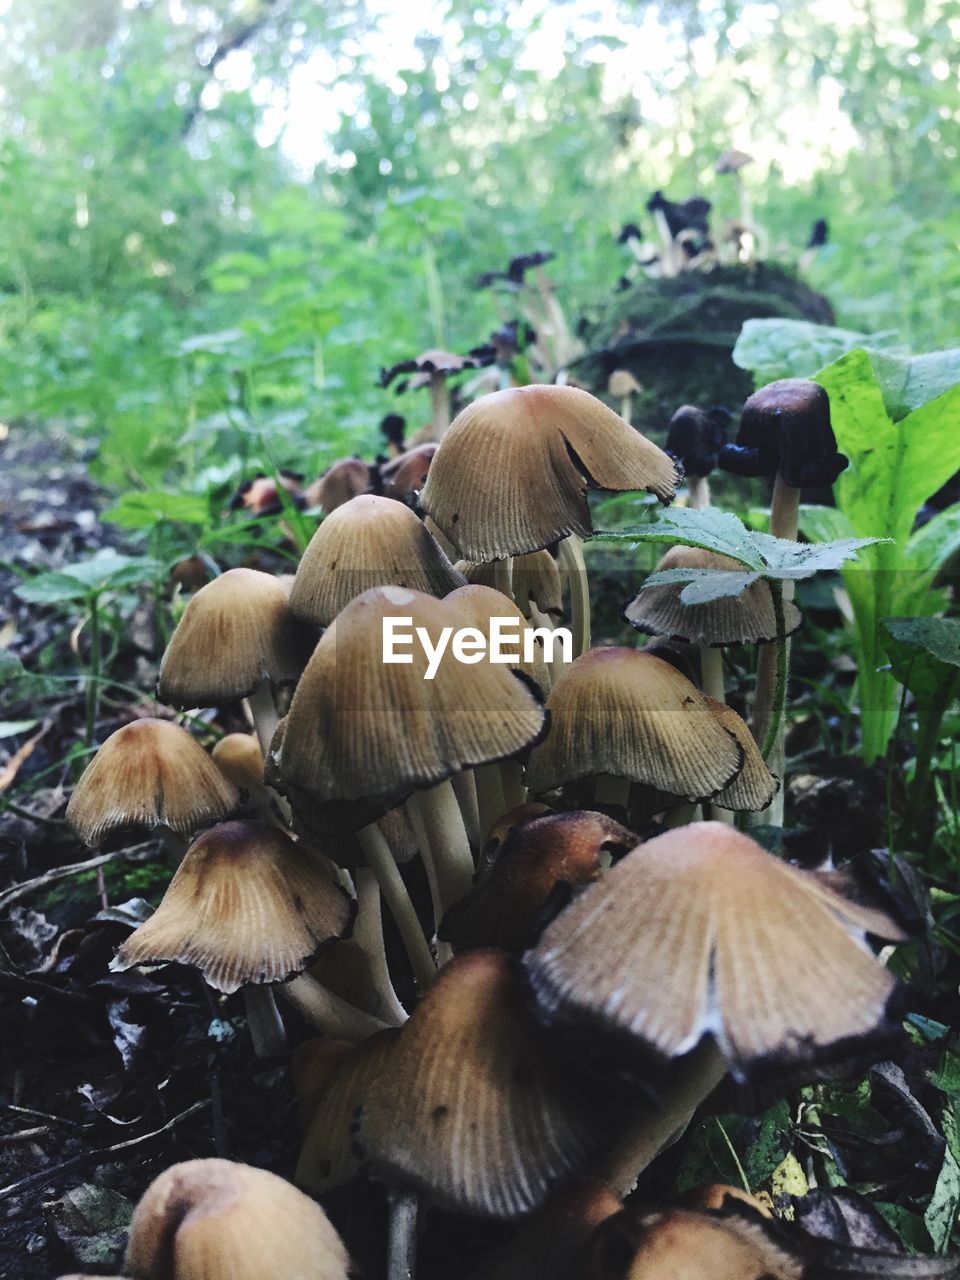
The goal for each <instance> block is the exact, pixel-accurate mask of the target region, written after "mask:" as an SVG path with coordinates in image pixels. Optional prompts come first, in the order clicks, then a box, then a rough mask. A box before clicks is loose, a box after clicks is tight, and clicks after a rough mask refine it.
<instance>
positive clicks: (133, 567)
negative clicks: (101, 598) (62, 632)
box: [14, 547, 161, 604]
mask: <svg viewBox="0 0 960 1280" xmlns="http://www.w3.org/2000/svg"><path fill="white" fill-rule="evenodd" d="M160 571H161V566H160V564H159V562H158V561H156V560H151V559H149V558H148V557H146V556H123V555H120V554H119V553H118V552H116V551H114V550H112V548H109V547H107V548H104V549H103V550H102V551H98V552H97V554H96V555H95V556H92V557H91V558H90V559H89V560H83V561H80V562H79V563H78V564H73V565H68V566H67V567H66V568H65V569H61V570H59V571H57V572H51V573H38V574H37V575H36V577H34V578H31V579H30V581H29V582H24V583H22V584H21V585H20V586H19V587H17V588H16V589H15V591H14V594H15V595H16V596H18V597H19V598H20V599H21V600H25V601H26V602H27V603H28V604H66V603H68V602H70V601H79V600H86V599H89V598H90V597H91V596H94V595H98V594H100V593H101V592H103V591H116V590H119V588H121V587H131V586H136V585H138V584H140V583H143V582H151V581H153V580H154V579H155V578H156V577H157V576H158V575H159V573H160Z"/></svg>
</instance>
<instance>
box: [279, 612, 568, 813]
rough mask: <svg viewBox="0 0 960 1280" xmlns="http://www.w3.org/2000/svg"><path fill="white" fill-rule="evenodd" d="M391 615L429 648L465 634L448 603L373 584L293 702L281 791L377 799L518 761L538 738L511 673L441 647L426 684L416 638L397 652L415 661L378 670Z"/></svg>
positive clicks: (340, 620)
mask: <svg viewBox="0 0 960 1280" xmlns="http://www.w3.org/2000/svg"><path fill="white" fill-rule="evenodd" d="M388 618H411V619H412V620H413V621H412V626H413V627H422V628H424V629H425V630H426V632H427V633H428V635H429V636H430V637H431V641H432V643H434V644H436V643H437V642H438V639H439V635H440V631H441V629H442V628H443V627H452V628H453V629H454V630H456V629H457V628H459V627H462V626H463V618H462V615H461V614H460V612H459V611H458V610H457V609H456V608H455V607H454V606H452V605H449V604H448V603H447V602H446V601H444V600H435V599H433V597H431V596H426V595H423V594H422V593H420V592H418V591H408V590H407V589H406V588H403V587H376V588H374V589H373V590H371V591H366V592H364V594H363V595H361V596H358V597H357V599H356V600H354V601H352V602H351V603H350V604H349V605H347V607H346V608H345V609H344V610H343V612H342V613H341V614H339V615H338V617H337V619H336V622H335V623H334V624H333V625H332V626H331V627H330V628H329V629H328V630H327V631H326V632H325V633H324V635H323V637H322V638H321V640H320V642H319V644H318V645H317V647H316V649H315V650H314V653H313V657H312V658H311V659H310V662H309V664H308V665H307V669H306V671H304V673H303V677H302V678H301V680H300V683H299V685H298V686H297V691H296V693H295V694H294V696H293V702H292V703H291V706H290V712H289V714H288V716H287V725H286V731H285V733H284V735H283V741H282V743H281V745H280V749H279V754H278V756H277V759H276V765H277V771H278V773H279V785H280V786H281V787H283V786H293V787H296V788H298V789H299V790H300V791H302V792H306V793H307V794H308V795H310V796H311V797H312V798H313V799H314V800H316V801H318V802H320V803H325V802H327V801H332V800H358V799H366V800H372V801H376V800H377V799H378V798H383V797H392V796H395V795H397V794H398V793H402V792H404V791H406V790H409V789H410V788H412V787H426V786H431V785H432V784H434V783H437V782H442V781H443V780H444V779H445V778H449V777H451V776H452V775H453V774H454V773H457V772H459V771H460V770H461V769H466V768H469V767H470V766H472V765H475V764H485V763H488V762H490V761H493V760H500V759H503V758H505V757H509V756H513V755H515V754H516V753H517V752H519V751H522V750H523V749H524V748H525V747H527V746H529V745H530V743H532V742H533V741H535V740H536V738H537V737H538V736H539V735H540V733H541V732H542V731H543V725H544V711H543V707H542V706H541V705H540V703H539V701H538V700H537V699H536V697H535V696H534V694H533V693H532V692H531V690H530V689H529V687H528V686H527V685H526V684H524V683H523V682H522V681H521V680H520V679H518V677H517V676H515V675H513V674H512V673H511V671H510V670H509V668H508V667H506V666H503V665H494V664H492V663H486V662H484V663H482V664H479V665H476V666H467V665H465V664H464V663H461V662H458V661H457V660H456V659H455V658H454V657H453V655H452V653H451V652H450V650H449V648H448V650H447V652H446V654H445V656H444V657H443V659H442V660H441V662H440V665H439V669H438V670H437V672H436V675H435V677H434V678H433V679H432V680H427V679H425V678H424V677H425V675H426V670H427V659H426V656H425V653H424V650H423V647H422V646H421V645H420V644H419V643H418V642H417V641H416V640H414V642H413V644H412V645H411V647H410V648H409V649H407V650H405V651H404V652H406V653H408V654H409V655H410V656H412V658H413V661H412V663H410V664H409V665H404V664H400V663H386V662H384V661H383V650H384V620H385V619H388ZM405 629H406V628H405ZM273 754H274V753H273V752H271V755H273Z"/></svg>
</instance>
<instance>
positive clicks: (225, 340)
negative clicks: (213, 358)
mask: <svg viewBox="0 0 960 1280" xmlns="http://www.w3.org/2000/svg"><path fill="white" fill-rule="evenodd" d="M247 340H248V334H247V333H246V332H245V331H244V330H243V329H221V330H220V331H219V333H198V334H195V335H194V336H193V337H192V338H184V340H183V341H182V342H181V343H180V345H179V347H178V348H177V351H178V353H179V354H180V355H182V356H190V355H195V354H197V352H206V353H207V354H209V355H217V356H222V355H227V354H232V353H233V352H234V351H235V350H236V348H237V347H238V346H239V345H240V344H241V343H243V342H246V341H247Z"/></svg>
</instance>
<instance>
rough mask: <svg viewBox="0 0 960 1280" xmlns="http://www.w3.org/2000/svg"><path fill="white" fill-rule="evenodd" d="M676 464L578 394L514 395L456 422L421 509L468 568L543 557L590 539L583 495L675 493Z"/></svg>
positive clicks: (549, 390)
mask: <svg viewBox="0 0 960 1280" xmlns="http://www.w3.org/2000/svg"><path fill="white" fill-rule="evenodd" d="M679 481H680V477H679V475H678V473H677V468H676V464H675V463H674V461H673V459H672V458H670V457H669V456H668V455H667V454H665V453H664V452H663V450H662V449H658V448H657V446H656V445H655V444H651V442H650V441H649V440H647V439H645V438H644V437H643V436H642V435H640V434H639V433H638V432H636V431H634V430H633V429H632V428H630V427H628V426H627V424H626V423H625V422H624V421H623V419H622V418H621V417H619V415H618V414H616V413H614V412H613V410H612V409H609V408H608V407H607V406H606V405H605V404H603V403H602V402H601V401H599V400H597V399H596V398H595V397H594V396H591V395H590V394H589V393H588V392H586V391H581V390H579V389H578V388H575V387H554V386H540V385H535V386H528V387H511V388H509V389H507V390H505V391H495V392H493V393H492V394H491V395H487V396H482V397H481V398H480V399H479V400H475V401H474V402H473V404H471V405H468V406H467V408H466V409H464V410H463V411H462V412H461V413H460V414H458V415H457V417H456V419H455V420H454V422H453V425H452V426H451V427H450V429H449V431H448V432H447V434H446V435H445V436H444V438H443V441H442V443H441V445H440V448H439V449H438V450H437V453H436V457H435V458H434V460H433V464H432V466H431V467H430V474H429V475H428V476H427V483H426V485H425V486H424V489H423V493H422V494H421V495H420V502H421V505H422V507H423V509H424V511H426V512H428V513H429V515H431V516H432V517H433V519H434V520H435V521H436V522H437V524H438V525H439V526H440V528H441V529H442V530H443V532H444V533H445V534H446V535H447V537H448V538H450V540H451V541H452V542H453V543H454V544H455V545H456V546H457V547H459V549H460V552H461V554H462V555H463V556H464V557H465V558H466V559H468V560H473V561H477V562H479V561H487V560H502V559H503V558H504V557H505V556H513V555H520V554H523V553H524V552H527V551H539V550H540V549H541V548H542V547H546V546H548V545H549V544H550V543H551V542H555V541H557V539H559V538H563V537H565V536H566V535H567V534H570V533H580V534H587V533H590V532H591V531H592V525H591V522H590V512H589V510H588V508H587V502H586V492H587V489H588V488H593V489H613V490H628V489H648V490H650V491H651V492H653V493H655V494H656V495H657V497H658V498H660V500H661V501H662V502H669V501H670V500H671V499H672V498H673V496H674V495H675V493H676V491H677V485H678V484H679Z"/></svg>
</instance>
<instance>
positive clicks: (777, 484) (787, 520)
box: [750, 472, 800, 826]
mask: <svg viewBox="0 0 960 1280" xmlns="http://www.w3.org/2000/svg"><path fill="white" fill-rule="evenodd" d="M799 509H800V490H799V489H795V488H793V486H792V485H788V484H787V483H786V482H785V481H784V479H783V476H781V475H780V473H779V472H778V473H777V478H776V480H775V481H774V484H773V500H772V502H771V504H770V532H771V533H772V534H773V536H774V537H775V538H789V539H791V540H794V539H796V536H797V524H798V515H799ZM793 588H794V584H793V583H792V582H784V583H777V582H771V583H770V593H771V595H772V596H773V607H774V613H775V615H776V619H777V639H776V640H775V641H774V642H773V643H772V644H765V645H763V647H762V648H761V649H760V653H759V655H758V657H757V682H756V689H755V692H754V699H753V721H752V724H751V726H750V727H751V729H752V730H753V736H754V737H755V738H756V740H757V743H758V744H759V746H760V748H761V750H762V751H763V753H764V756H765V757H766V759H767V764H768V765H769V766H770V770H771V772H772V773H775V774H776V775H777V777H778V778H780V779H781V782H782V780H783V774H784V763H785V758H786V757H785V748H784V732H785V720H784V714H785V711H786V696H787V682H788V679H789V672H790V641H789V639H788V638H787V636H786V635H785V634H784V632H785V630H786V628H785V625H784V619H783V606H784V603H785V602H787V601H789V600H792V599H793ZM771 734H772V736H770V735H771ZM768 737H769V741H768ZM785 789H786V788H785V787H784V786H783V785H781V786H780V788H779V790H778V791H777V794H776V795H775V796H774V798H773V800H772V801H771V803H770V806H769V808H767V809H765V810H764V811H763V813H761V814H758V815H757V818H756V821H757V822H764V823H770V824H772V825H773V826H782V825H783V799H784V791H785Z"/></svg>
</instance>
